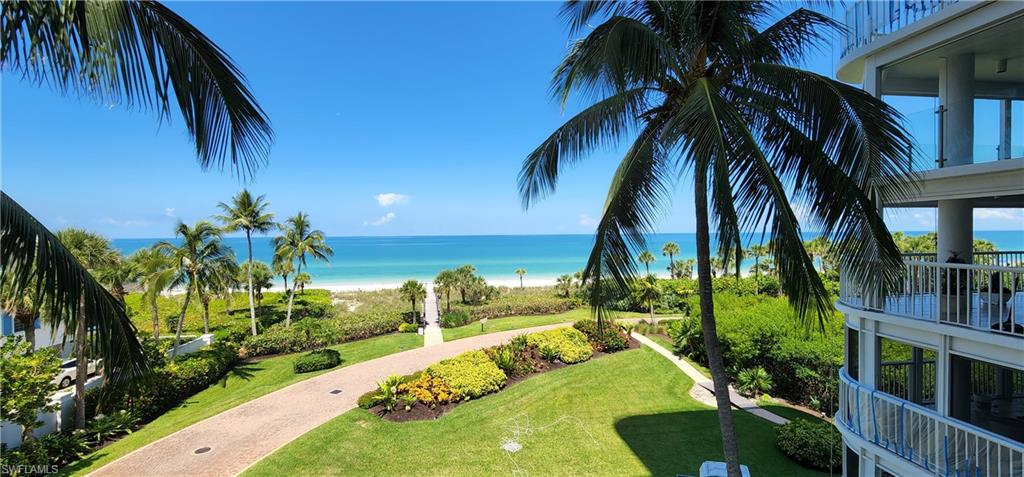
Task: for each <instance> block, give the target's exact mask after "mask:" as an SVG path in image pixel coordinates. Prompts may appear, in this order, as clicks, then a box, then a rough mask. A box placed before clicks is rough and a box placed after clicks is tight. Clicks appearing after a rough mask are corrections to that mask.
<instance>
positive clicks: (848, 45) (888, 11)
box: [840, 0, 958, 56]
mask: <svg viewBox="0 0 1024 477" xmlns="http://www.w3.org/2000/svg"><path fill="white" fill-rule="evenodd" d="M957 1H958V0H881V1H880V0H872V1H864V0H860V1H856V2H853V5H850V6H849V7H848V8H847V9H846V16H845V23H846V28H847V32H846V34H845V35H844V36H845V40H846V41H845V43H844V46H843V51H842V52H841V53H840V55H841V56H846V55H847V54H848V53H850V52H851V51H853V50H855V49H857V48H860V47H861V46H864V45H867V44H869V43H871V42H872V41H875V40H876V39H877V38H879V37H882V36H885V35H888V34H891V33H893V32H895V31H897V30H899V29H900V28H903V27H905V26H907V25H910V24H911V23H914V22H916V21H918V20H920V19H922V18H925V17H927V16H929V15H931V14H933V13H936V12H939V11H941V10H942V9H943V8H945V7H946V6H947V5H951V4H953V3H957Z"/></svg>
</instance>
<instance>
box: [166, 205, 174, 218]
mask: <svg viewBox="0 0 1024 477" xmlns="http://www.w3.org/2000/svg"><path fill="white" fill-rule="evenodd" d="M164 215H166V216H168V217H174V216H175V215H174V207H168V208H166V209H164Z"/></svg>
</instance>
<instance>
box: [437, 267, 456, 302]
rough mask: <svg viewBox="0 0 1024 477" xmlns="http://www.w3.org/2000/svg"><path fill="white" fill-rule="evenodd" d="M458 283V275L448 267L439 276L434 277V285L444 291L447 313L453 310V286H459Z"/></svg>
mask: <svg viewBox="0 0 1024 477" xmlns="http://www.w3.org/2000/svg"><path fill="white" fill-rule="evenodd" d="M458 283H459V277H458V275H457V274H456V273H455V272H453V271H451V270H448V269H445V270H441V271H440V272H439V273H438V274H437V276H436V277H434V285H435V286H436V287H437V288H438V289H439V290H441V291H442V292H443V293H444V296H445V312H446V313H447V312H451V311H452V288H455V287H456V286H458Z"/></svg>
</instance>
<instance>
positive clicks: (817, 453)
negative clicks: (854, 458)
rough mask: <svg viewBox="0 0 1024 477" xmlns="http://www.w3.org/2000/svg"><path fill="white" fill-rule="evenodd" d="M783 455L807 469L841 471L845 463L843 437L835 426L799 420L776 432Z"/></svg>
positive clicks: (821, 422)
mask: <svg viewBox="0 0 1024 477" xmlns="http://www.w3.org/2000/svg"><path fill="white" fill-rule="evenodd" d="M776 436H777V438H776V443H777V444H778V445H779V449H780V450H782V453H783V454H786V455H787V456H789V458H791V459H793V460H795V461H797V462H799V463H800V464H803V465H805V466H807V467H811V468H813V469H819V470H837V469H839V467H840V465H842V462H843V449H842V437H841V436H840V434H839V431H838V430H837V429H836V428H835V426H833V425H832V424H830V423H828V422H825V421H815V420H811V419H795V420H792V421H790V422H789V423H788V424H785V425H782V426H779V427H778V428H777V430H776Z"/></svg>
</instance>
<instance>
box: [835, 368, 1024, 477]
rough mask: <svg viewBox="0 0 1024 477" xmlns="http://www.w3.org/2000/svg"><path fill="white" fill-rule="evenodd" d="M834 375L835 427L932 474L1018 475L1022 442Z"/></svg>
mask: <svg viewBox="0 0 1024 477" xmlns="http://www.w3.org/2000/svg"><path fill="white" fill-rule="evenodd" d="M839 374H840V376H839V377H840V381H839V412H838V413H836V425H837V426H840V428H842V429H846V430H847V431H848V432H852V433H854V434H856V435H858V436H860V437H862V438H864V439H866V440H868V441H870V442H872V443H874V444H875V445H877V446H879V447H882V448H884V449H886V450H887V451H889V452H891V453H892V454H894V455H895V456H897V457H899V458H901V459H903V460H905V461H907V462H910V463H911V464H913V465H915V466H917V467H919V468H921V469H924V470H925V471H927V472H930V473H931V474H932V475H942V476H971V477H1019V476H1021V475H1024V444H1022V443H1020V442H1016V441H1013V440H1010V439H1007V438H1004V437H1002V436H998V435H996V434H993V433H991V432H989V431H986V430H984V429H981V428H979V427H976V426H973V425H970V424H967V423H965V422H961V421H958V420H956V419H952V418H949V417H944V416H942V415H940V414H938V413H936V412H935V411H933V410H931V409H928V408H926V407H923V406H919V405H917V404H914V403H911V402H908V401H904V400H901V399H898V398H896V397H894V396H890V395H888V394H886V393H884V392H881V391H877V390H874V389H870V388H867V387H864V386H862V385H861V384H860V383H858V382H857V381H855V380H853V379H852V378H851V377H850V375H849V374H847V373H846V370H845V369H843V370H840V372H839Z"/></svg>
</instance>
